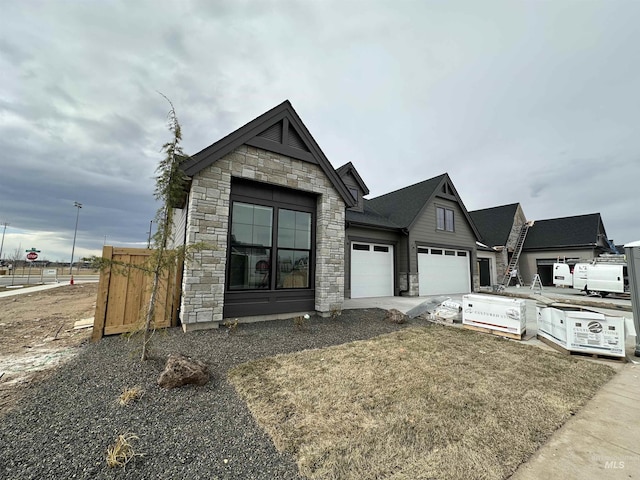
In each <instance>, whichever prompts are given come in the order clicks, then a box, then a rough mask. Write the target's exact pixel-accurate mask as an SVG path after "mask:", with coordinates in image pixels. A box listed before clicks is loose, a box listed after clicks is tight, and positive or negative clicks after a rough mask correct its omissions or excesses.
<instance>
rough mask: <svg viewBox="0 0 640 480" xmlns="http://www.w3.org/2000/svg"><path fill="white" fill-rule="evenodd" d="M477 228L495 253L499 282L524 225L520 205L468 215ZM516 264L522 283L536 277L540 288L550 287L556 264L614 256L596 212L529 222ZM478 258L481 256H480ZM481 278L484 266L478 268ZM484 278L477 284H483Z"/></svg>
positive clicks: (613, 250)
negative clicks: (542, 286) (541, 286)
mask: <svg viewBox="0 0 640 480" xmlns="http://www.w3.org/2000/svg"><path fill="white" fill-rule="evenodd" d="M469 214H470V215H471V218H472V219H473V222H474V223H475V225H476V226H477V228H478V231H479V232H480V236H481V242H482V243H484V244H486V245H488V246H489V247H491V248H492V249H493V250H495V254H494V255H495V264H496V270H497V276H496V277H493V278H495V281H493V279H492V283H491V284H493V283H498V282H499V281H500V279H501V278H502V276H503V275H504V274H505V272H506V270H507V266H508V265H509V261H510V260H511V256H512V255H513V251H514V248H515V245H516V241H517V239H518V235H519V234H520V230H521V229H522V227H523V225H524V224H525V223H527V219H526V217H525V215H524V212H523V210H522V207H521V206H520V204H519V203H512V204H509V205H501V206H498V207H493V208H486V209H482V210H475V211H472V212H469ZM530 223H531V226H530V227H529V228H528V231H527V236H526V238H525V242H524V245H523V248H522V253H521V254H520V258H519V261H518V270H519V271H520V275H521V276H522V278H523V280H524V282H525V284H529V283H530V282H531V281H532V279H533V277H534V276H535V275H536V274H538V275H540V279H541V282H542V284H543V285H553V264H554V263H555V262H558V261H563V262H567V263H568V264H569V265H574V264H575V263H577V262H580V261H587V260H590V259H593V258H596V257H597V256H599V255H600V254H603V253H615V246H614V245H613V244H612V242H610V241H609V240H608V237H607V233H606V231H605V228H604V223H603V221H602V217H601V215H600V214H599V213H592V214H587V215H574V216H570V217H561V218H552V219H546V220H536V221H534V222H530ZM479 256H480V254H479ZM480 271H481V273H480V276H481V278H482V277H483V275H482V271H483V267H482V265H481V266H480ZM483 281H484V280H483V279H482V280H481V282H480V285H484V283H483Z"/></svg>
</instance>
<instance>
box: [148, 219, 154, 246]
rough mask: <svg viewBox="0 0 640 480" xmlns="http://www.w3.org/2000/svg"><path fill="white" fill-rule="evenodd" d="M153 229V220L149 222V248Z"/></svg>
mask: <svg viewBox="0 0 640 480" xmlns="http://www.w3.org/2000/svg"><path fill="white" fill-rule="evenodd" d="M152 228H153V220H151V221H150V222H149V238H148V239H147V248H151V230H152Z"/></svg>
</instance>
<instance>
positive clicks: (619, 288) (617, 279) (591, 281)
mask: <svg viewBox="0 0 640 480" xmlns="http://www.w3.org/2000/svg"><path fill="white" fill-rule="evenodd" d="M574 272H575V271H574ZM574 277H575V273H574ZM574 288H576V287H574ZM581 290H584V291H586V292H587V293H589V292H597V293H600V295H602V296H603V297H604V296H606V295H607V294H608V293H625V292H628V291H629V275H628V273H627V266H626V265H602V264H595V265H587V281H586V283H585V285H584V287H583V288H581Z"/></svg>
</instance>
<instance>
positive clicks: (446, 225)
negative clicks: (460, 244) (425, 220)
mask: <svg viewBox="0 0 640 480" xmlns="http://www.w3.org/2000/svg"><path fill="white" fill-rule="evenodd" d="M447 214H450V215H447ZM455 225H456V214H455V211H454V210H453V208H449V207H444V206H441V205H436V230H437V231H439V232H451V233H454V232H455V231H456V228H455Z"/></svg>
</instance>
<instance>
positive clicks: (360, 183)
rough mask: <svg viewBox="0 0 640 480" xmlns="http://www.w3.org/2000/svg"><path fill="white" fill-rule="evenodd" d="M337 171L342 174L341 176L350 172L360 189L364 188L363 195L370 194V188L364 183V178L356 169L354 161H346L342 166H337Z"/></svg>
mask: <svg viewBox="0 0 640 480" xmlns="http://www.w3.org/2000/svg"><path fill="white" fill-rule="evenodd" d="M336 172H337V173H338V175H340V177H342V176H344V175H347V174H349V173H350V174H351V175H352V176H353V178H354V179H355V181H356V183H357V184H358V186H359V187H360V190H362V196H365V195H369V188H368V187H367V185H366V184H365V183H364V180H362V177H361V176H360V174H359V173H358V170H356V167H354V166H353V163H351V162H347V163H345V164H344V165H342V166H341V167H338V168H336Z"/></svg>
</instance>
